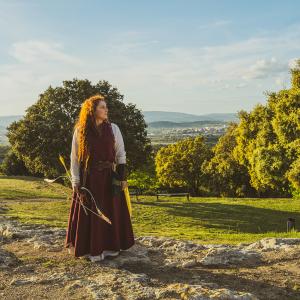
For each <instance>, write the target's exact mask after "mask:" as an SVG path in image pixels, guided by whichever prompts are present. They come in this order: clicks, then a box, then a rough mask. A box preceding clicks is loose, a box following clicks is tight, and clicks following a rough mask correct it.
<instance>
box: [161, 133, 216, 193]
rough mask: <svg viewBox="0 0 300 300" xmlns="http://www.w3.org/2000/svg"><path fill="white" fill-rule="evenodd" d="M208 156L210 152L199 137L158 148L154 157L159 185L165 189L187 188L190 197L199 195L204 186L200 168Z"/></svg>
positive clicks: (201, 137)
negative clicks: (165, 187)
mask: <svg viewBox="0 0 300 300" xmlns="http://www.w3.org/2000/svg"><path fill="white" fill-rule="evenodd" d="M210 156H211V151H210V149H209V147H208V146H207V145H206V144H205V142H204V137H203V136H201V135H199V136H197V137H195V138H192V137H190V138H186V139H183V140H181V141H179V142H177V143H174V144H171V145H168V146H165V147H162V148H160V149H159V150H158V152H157V154H156V156H155V166H156V173H157V177H158V180H159V183H160V184H161V185H163V186H167V187H187V189H188V190H189V191H190V192H191V194H192V195H199V194H200V193H201V191H202V190H203V187H204V185H205V174H204V172H203V170H202V168H201V167H202V164H203V163H204V161H206V160H208V159H209V158H210Z"/></svg>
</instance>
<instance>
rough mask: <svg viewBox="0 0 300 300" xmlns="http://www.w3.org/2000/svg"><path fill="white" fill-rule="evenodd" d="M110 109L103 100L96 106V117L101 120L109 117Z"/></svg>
mask: <svg viewBox="0 0 300 300" xmlns="http://www.w3.org/2000/svg"><path fill="white" fill-rule="evenodd" d="M107 113H108V109H107V106H106V102H105V101H103V100H101V101H99V103H98V104H97V106H96V111H95V118H96V119H100V120H105V119H107Z"/></svg>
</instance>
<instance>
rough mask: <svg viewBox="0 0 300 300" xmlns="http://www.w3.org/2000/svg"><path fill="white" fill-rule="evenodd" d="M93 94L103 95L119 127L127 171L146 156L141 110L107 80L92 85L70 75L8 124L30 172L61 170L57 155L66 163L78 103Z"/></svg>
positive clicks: (12, 141)
mask: <svg viewBox="0 0 300 300" xmlns="http://www.w3.org/2000/svg"><path fill="white" fill-rule="evenodd" d="M95 94H101V95H103V96H104V97H105V98H106V100H107V106H108V110H109V119H110V121H111V122H115V123H117V124H118V125H119V127H120V130H121V132H122V134H123V138H124V143H125V149H126V152H127V163H128V170H129V172H130V171H131V170H132V169H135V168H139V167H141V166H142V165H143V164H145V163H146V162H147V161H148V160H149V157H150V153H151V144H150V140H149V138H148V137H147V131H146V127H147V125H146V123H145V121H144V118H143V115H142V113H141V111H140V110H139V109H137V108H136V106H135V105H134V104H132V103H128V104H125V103H124V102H123V98H124V96H123V95H121V94H120V93H119V91H118V90H117V88H115V87H112V86H111V84H109V83H108V82H107V81H99V82H98V83H96V84H95V85H93V84H92V83H91V82H90V81H89V80H87V79H86V80H79V79H73V80H71V81H63V85H62V86H59V87H52V86H49V88H47V90H46V91H45V92H44V93H42V94H40V95H39V99H38V100H37V102H36V103H35V104H33V105H32V106H30V107H29V108H27V109H26V114H25V116H24V117H23V118H22V119H20V120H19V121H15V122H13V123H12V124H11V125H10V126H9V127H8V133H7V136H8V138H9V142H10V144H11V146H12V150H13V152H14V153H15V154H16V155H17V157H19V158H20V159H22V161H24V164H25V166H26V168H27V169H28V170H29V171H30V172H32V173H34V174H36V175H41V176H57V175H59V174H61V172H62V171H63V168H62V166H61V164H60V162H59V160H58V156H59V154H62V155H63V157H64V158H65V160H66V162H67V163H68V164H69V163H70V160H69V159H70V151H71V141H72V129H73V126H74V124H75V121H76V118H77V117H78V114H79V111H80V108H81V104H82V103H83V102H84V100H85V99H87V98H89V97H90V96H93V95H95Z"/></svg>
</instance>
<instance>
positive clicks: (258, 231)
mask: <svg viewBox="0 0 300 300" xmlns="http://www.w3.org/2000/svg"><path fill="white" fill-rule="evenodd" d="M68 191H69V193H71V189H68ZM44 194H47V192H46V191H45V193H44ZM44 194H43V195H44ZM49 194H50V192H49ZM70 205H71V202H70V199H67V198H66V197H65V199H64V200H59V199H58V200H55V201H46V200H41V201H35V202H25V201H24V202H19V203H17V202H15V201H12V202H11V203H10V204H9V208H10V209H9V211H7V212H6V213H7V214H9V215H11V216H14V217H17V218H19V219H20V221H22V222H25V223H35V224H48V225H51V226H57V227H62V228H66V226H67V220H68V214H69V209H70ZM132 208H133V216H132V224H133V229H134V233H135V235H136V236H141V235H154V236H168V237H174V238H178V239H184V240H193V241H195V242H199V243H228V244H237V243H240V242H253V241H256V240H258V239H261V238H264V237H300V232H298V231H295V232H289V233H287V232H286V220H287V218H288V217H294V218H298V219H299V217H300V201H299V200H292V199H249V198H247V199H237V198H201V197H191V201H190V202H187V201H186V200H185V198H168V197H165V198H164V199H162V200H160V201H156V197H154V196H143V197H141V199H140V200H139V201H136V200H135V197H132Z"/></svg>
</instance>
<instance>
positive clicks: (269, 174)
mask: <svg viewBox="0 0 300 300" xmlns="http://www.w3.org/2000/svg"><path fill="white" fill-rule="evenodd" d="M291 75H292V76H291V83H292V85H291V88H290V89H284V90H281V91H279V92H277V93H275V92H267V93H266V95H267V97H268V99H267V103H266V105H261V104H258V105H256V106H255V107H254V109H253V110H252V111H251V112H249V113H247V112H245V111H241V112H240V113H239V117H240V122H239V126H238V127H237V129H236V141H237V145H236V147H235V148H234V149H233V155H234V157H235V159H236V160H237V161H238V162H239V163H240V164H241V165H243V166H245V167H246V168H247V169H248V173H249V176H250V184H251V185H252V186H253V187H254V188H255V189H256V190H257V192H258V194H259V195H261V196H290V194H291V189H297V188H299V186H300V181H299V177H300V174H299V172H300V171H299V167H298V166H299V162H298V160H299V157H300V80H299V78H300V63H299V61H298V62H297V65H296V67H295V68H293V69H291Z"/></svg>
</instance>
